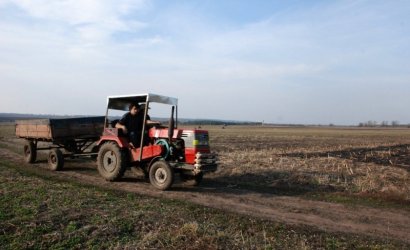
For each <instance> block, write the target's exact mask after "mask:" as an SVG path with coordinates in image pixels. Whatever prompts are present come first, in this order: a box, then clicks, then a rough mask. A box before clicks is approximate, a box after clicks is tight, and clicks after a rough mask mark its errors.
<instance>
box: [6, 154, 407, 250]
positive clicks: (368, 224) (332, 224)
mask: <svg viewBox="0 0 410 250" xmlns="http://www.w3.org/2000/svg"><path fill="white" fill-rule="evenodd" d="M0 158H1V159H6V160H7V161H9V162H13V163H15V164H16V165H20V166H23V167H24V168H37V169H38V171H39V173H40V174H41V173H48V174H52V175H53V176H54V175H55V176H60V177H64V178H68V179H71V180H74V181H77V182H81V183H86V184H90V185H95V186H101V187H108V188H111V189H115V190H121V191H126V192H133V193H137V194H141V195H148V196H153V197H164V198H170V199H178V200H184V201H190V202H193V203H196V204H200V205H204V206H208V207H213V208H218V209H223V210H227V211H230V212H236V213H240V214H246V215H250V216H255V217H259V218H264V219H269V220H272V221H277V222H282V223H286V224H292V225H307V226H312V227H314V228H318V229H320V230H325V231H328V232H343V233H353V234H361V235H369V236H375V237H381V238H390V239H396V240H401V241H404V242H407V243H410V213H409V212H407V211H404V210H399V209H376V208H369V207H365V206H346V205H343V204H336V203H329V202H322V201H313V200H307V199H303V198H299V197H293V196H278V195H274V194H269V193H266V192H258V191H257V190H256V191H255V190H252V191H251V190H246V189H239V188H235V187H227V186H226V184H223V183H219V182H217V181H213V180H212V179H209V180H205V181H204V183H203V185H201V186H200V187H189V186H186V185H183V184H182V183H176V184H175V185H174V187H173V189H172V190H171V191H166V192H161V191H157V190H155V189H154V188H153V187H152V186H151V185H150V184H149V183H147V182H146V181H144V180H143V179H142V178H139V177H135V176H134V175H132V173H130V172H128V173H127V174H126V176H125V178H124V179H123V180H122V181H120V182H113V183H110V182H106V181H104V180H103V179H102V178H101V177H100V176H99V175H98V172H97V170H96V169H95V162H92V161H83V160H81V161H80V160H72V161H67V162H66V164H65V167H64V168H65V169H64V171H60V172H51V171H49V170H48V169H47V163H46V162H45V161H44V160H43V161H41V160H40V162H39V163H36V164H33V165H29V164H26V163H24V161H23V159H22V156H21V155H20V154H17V153H15V152H13V151H11V150H8V149H5V148H1V149H0Z"/></svg>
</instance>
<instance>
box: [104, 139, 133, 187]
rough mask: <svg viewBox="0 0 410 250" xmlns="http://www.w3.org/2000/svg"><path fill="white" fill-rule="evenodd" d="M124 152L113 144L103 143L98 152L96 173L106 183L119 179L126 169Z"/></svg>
mask: <svg viewBox="0 0 410 250" xmlns="http://www.w3.org/2000/svg"><path fill="white" fill-rule="evenodd" d="M126 162H127V159H126V154H125V152H123V151H121V149H120V147H119V146H118V145H117V144H116V143H113V142H108V143H105V144H104V145H102V146H101V148H100V151H99V152H98V157H97V163H98V172H99V173H100V175H101V176H102V177H103V178H104V179H105V180H107V181H116V180H118V179H120V178H121V177H122V176H123V175H124V172H125V169H126V167H127V164H126Z"/></svg>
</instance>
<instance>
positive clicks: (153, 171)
mask: <svg viewBox="0 0 410 250" xmlns="http://www.w3.org/2000/svg"><path fill="white" fill-rule="evenodd" d="M149 180H150V182H151V184H152V185H153V186H154V187H155V188H157V189H160V190H167V189H168V188H170V187H171V185H172V183H173V182H174V171H173V169H172V168H171V166H169V164H168V163H167V162H165V161H162V160H161V161H156V162H155V163H154V164H152V166H151V168H150V170H149Z"/></svg>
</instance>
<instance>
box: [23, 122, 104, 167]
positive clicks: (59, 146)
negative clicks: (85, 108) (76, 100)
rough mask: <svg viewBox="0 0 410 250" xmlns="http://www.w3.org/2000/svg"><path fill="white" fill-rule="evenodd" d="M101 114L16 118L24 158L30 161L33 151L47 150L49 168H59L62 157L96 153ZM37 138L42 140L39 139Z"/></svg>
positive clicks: (100, 131)
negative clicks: (92, 115)
mask: <svg viewBox="0 0 410 250" xmlns="http://www.w3.org/2000/svg"><path fill="white" fill-rule="evenodd" d="M104 122H105V117H104V116H98V117H80V118H61V119H60V118H57V119H30V120H16V136H17V137H19V138H22V139H25V143H24V146H23V154H24V159H25V161H26V162H27V163H34V162H35V161H36V158H37V151H41V150H48V151H49V154H48V163H49V166H50V169H51V170H61V169H62V168H63V166H64V158H68V157H69V158H77V157H97V155H98V146H95V142H96V141H98V140H99V139H100V136H101V135H102V132H103V130H104ZM39 142H43V143H41V146H40V143H39Z"/></svg>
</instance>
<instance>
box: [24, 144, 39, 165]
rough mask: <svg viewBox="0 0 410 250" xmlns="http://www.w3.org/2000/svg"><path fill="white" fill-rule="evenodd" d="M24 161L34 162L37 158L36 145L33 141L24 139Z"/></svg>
mask: <svg viewBox="0 0 410 250" xmlns="http://www.w3.org/2000/svg"><path fill="white" fill-rule="evenodd" d="M23 154H24V161H25V162H27V163H34V162H35V161H36V158H37V147H36V144H34V142H33V141H29V140H26V142H25V143H24V146H23Z"/></svg>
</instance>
